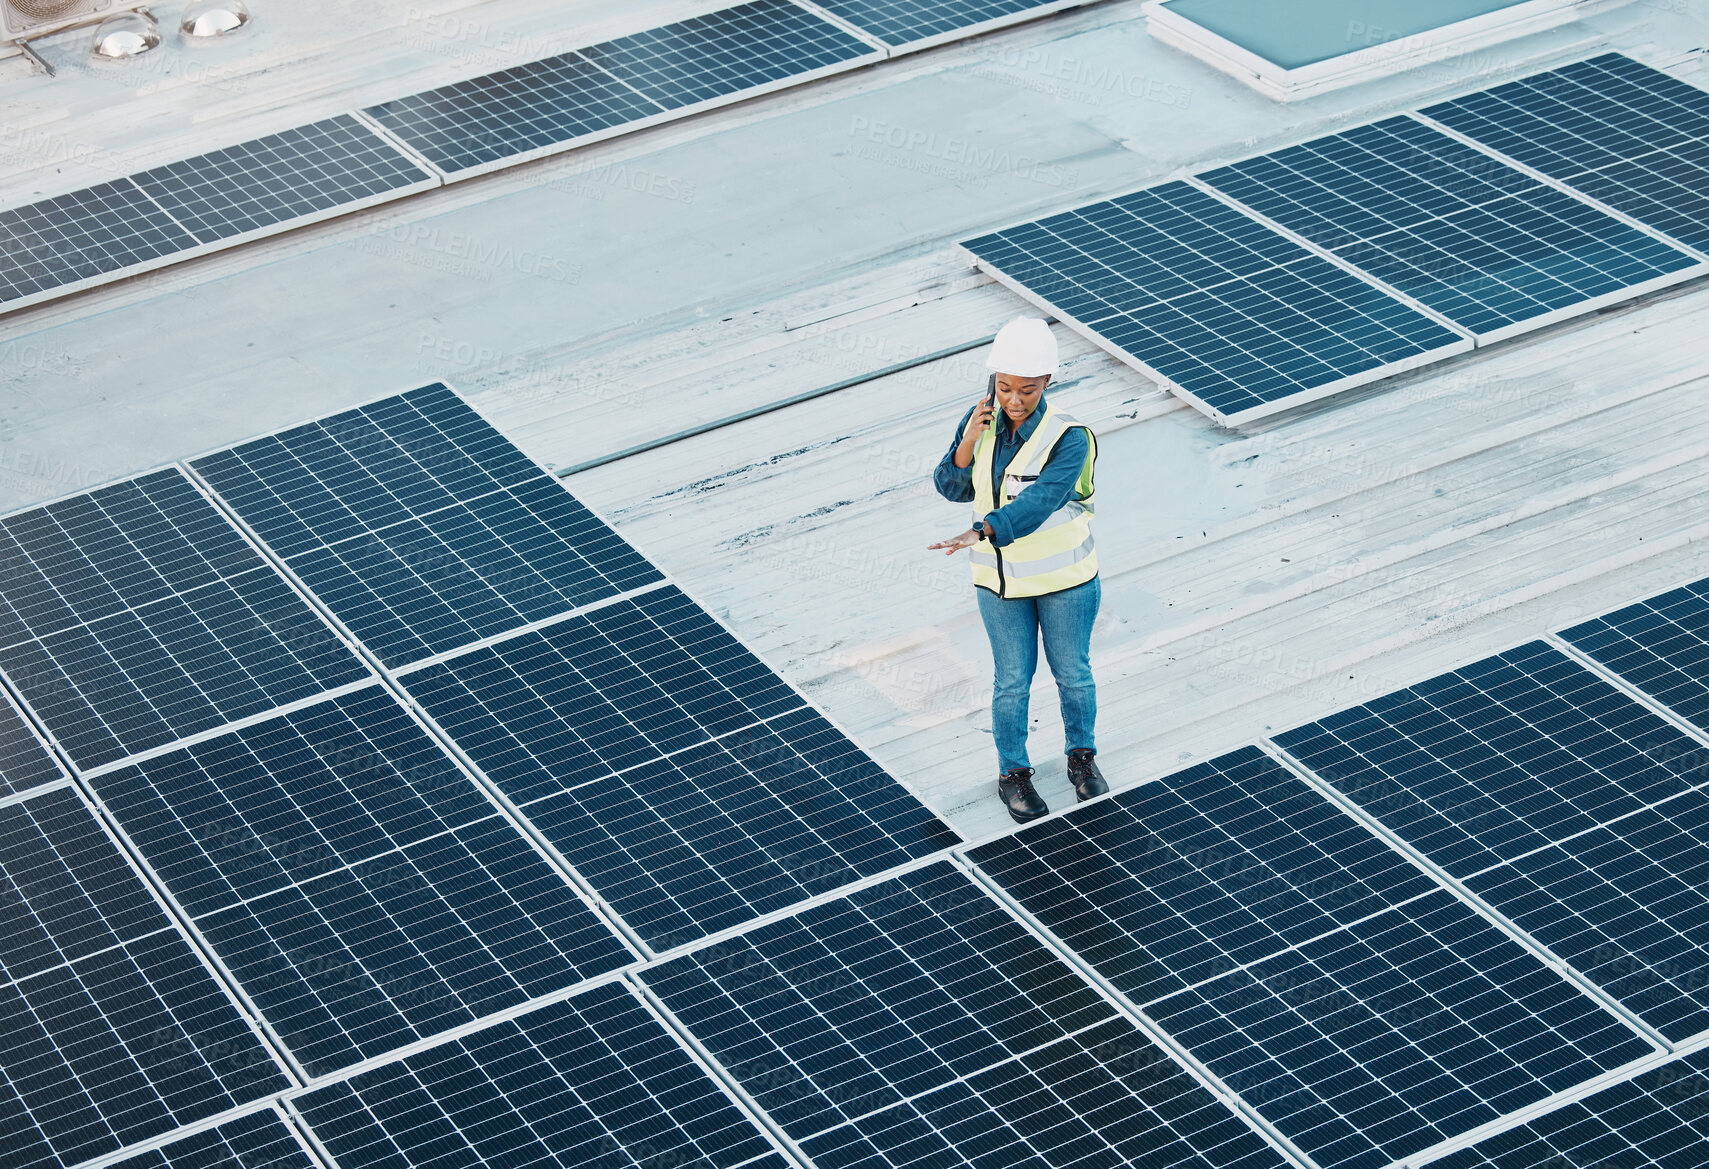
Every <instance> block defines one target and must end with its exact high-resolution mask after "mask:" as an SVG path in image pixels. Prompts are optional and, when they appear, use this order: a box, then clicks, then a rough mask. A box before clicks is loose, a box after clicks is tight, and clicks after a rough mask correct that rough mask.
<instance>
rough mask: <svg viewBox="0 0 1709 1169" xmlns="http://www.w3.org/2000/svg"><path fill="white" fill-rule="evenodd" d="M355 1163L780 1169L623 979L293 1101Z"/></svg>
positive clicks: (442, 1168) (331, 1146)
mask: <svg viewBox="0 0 1709 1169" xmlns="http://www.w3.org/2000/svg"><path fill="white" fill-rule="evenodd" d="M294 1104H295V1107H296V1109H297V1111H298V1112H299V1113H300V1114H301V1115H302V1116H303V1118H304V1119H305V1120H307V1122H308V1124H309V1128H310V1130H311V1131H312V1132H313V1133H314V1135H315V1136H316V1137H317V1138H318V1139H319V1140H320V1142H321V1143H322V1144H323V1145H325V1146H326V1148H327V1149H328V1150H329V1151H330V1152H331V1153H332V1155H333V1156H334V1157H335V1158H337V1160H338V1162H339V1164H341V1165H344V1166H346V1167H347V1169H354V1167H356V1166H361V1165H400V1166H401V1165H426V1164H429V1163H431V1164H432V1165H433V1166H435V1169H465V1167H468V1169H475V1167H485V1166H518V1165H566V1166H568V1165H601V1166H604V1165H611V1166H620V1165H622V1166H629V1165H633V1166H668V1165H695V1166H709V1167H715V1169H737V1167H738V1166H740V1167H744V1169H746V1167H752V1169H761V1167H764V1169H773V1167H774V1166H775V1167H777V1169H782V1166H783V1165H784V1162H783V1161H782V1160H781V1159H779V1158H778V1156H777V1153H776V1151H775V1150H774V1149H773V1147H772V1145H771V1144H770V1143H769V1142H768V1141H767V1140H766V1139H765V1137H764V1136H763V1135H762V1134H761V1133H760V1131H759V1129H758V1128H757V1127H756V1126H755V1124H754V1123H753V1122H752V1121H751V1120H749V1119H748V1118H747V1116H746V1115H745V1114H744V1113H743V1112H742V1111H741V1110H740V1109H738V1108H737V1106H736V1105H735V1103H734V1102H732V1101H731V1099H730V1098H729V1097H728V1096H727V1095H726V1094H725V1093H724V1092H723V1090H722V1089H721V1088H720V1087H719V1086H718V1084H717V1083H716V1082H715V1081H714V1080H713V1079H712V1078H711V1077H710V1076H708V1075H707V1074H706V1073H705V1072H704V1071H702V1070H701V1069H700V1068H699V1067H698V1066H697V1065H696V1064H695V1063H694V1062H693V1061H692V1060H691V1059H690V1058H689V1056H688V1054H687V1053H686V1052H685V1051H684V1050H683V1049H682V1047H681V1046H680V1045H679V1044H678V1043H677V1042H676V1040H674V1039H673V1038H671V1036H670V1033H669V1032H667V1031H666V1030H665V1028H664V1027H663V1026H662V1025H661V1024H660V1023H659V1021H658V1019H657V1018H655V1017H654V1016H653V1015H652V1014H651V1013H650V1012H649V1011H647V1009H646V1008H645V1007H643V1006H642V1005H641V1004H640V1003H639V1002H637V1001H636V1000H635V999H634V998H633V997H632V996H631V995H630V994H629V993H628V992H627V991H626V990H625V989H624V988H623V986H622V984H620V983H608V984H606V985H604V986H601V987H598V988H595V989H593V990H589V991H587V992H585V993H583V994H578V995H576V996H574V997H572V998H569V999H566V1000H564V1001H562V1002H557V1003H553V1004H551V1005H549V1006H544V1007H541V1008H539V1009H538V1010H534V1011H530V1012H529V1013H527V1014H525V1015H521V1016H519V1017H518V1018H515V1019H512V1020H508V1021H506V1022H502V1023H495V1024H493V1025H492V1026H490V1027H486V1028H484V1029H482V1030H479V1031H476V1032H474V1033H473V1034H471V1035H467V1036H465V1037H463V1038H460V1039H456V1040H452V1041H450V1042H447V1043H443V1044H440V1045H438V1046H436V1047H433V1048H430V1049H428V1050H426V1051H422V1052H419V1053H417V1054H415V1055H411V1056H409V1057H407V1058H405V1059H402V1060H399V1061H397V1062H394V1063H389V1064H384V1065H382V1066H380V1067H377V1068H374V1069H372V1070H370V1071H365V1072H362V1073H360V1074H358V1075H355V1076H352V1077H351V1078H350V1079H349V1080H348V1081H347V1082H343V1083H337V1084H333V1085H330V1086H328V1087H324V1088H319V1089H316V1090H315V1091H312V1092H308V1093H306V1094H304V1095H301V1096H298V1097H296V1098H295V1100H294Z"/></svg>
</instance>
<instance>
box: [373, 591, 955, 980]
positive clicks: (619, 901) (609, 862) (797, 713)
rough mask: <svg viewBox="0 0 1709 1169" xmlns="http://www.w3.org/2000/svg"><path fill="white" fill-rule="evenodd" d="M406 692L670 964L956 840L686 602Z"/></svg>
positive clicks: (503, 646) (559, 632) (580, 625)
mask: <svg viewBox="0 0 1709 1169" xmlns="http://www.w3.org/2000/svg"><path fill="white" fill-rule="evenodd" d="M403 682H404V685H405V686H406V687H407V688H408V689H409V691H410V693H411V694H412V695H413V696H414V697H415V698H416V699H417V700H418V701H420V702H421V703H422V705H423V707H425V708H426V710H427V711H428V713H430V714H431V715H433V716H434V718H435V719H436V720H438V721H439V722H440V724H441V726H443V727H444V728H445V729H446V731H447V732H448V733H449V734H450V735H451V736H452V737H453V738H454V739H455V740H456V741H457V743H458V745H459V746H460V747H461V748H462V749H463V750H465V751H467V752H468V753H469V756H470V758H472V759H473V760H474V761H475V762H476V763H477V764H478V765H479V766H480V767H481V768H482V769H483V770H485V771H486V772H487V774H488V775H489V776H490V777H491V778H492V779H493V781H494V782H495V783H496V784H497V785H498V786H499V787H500V789H501V790H503V791H504V792H505V793H506V794H507V795H509V796H510V797H511V798H512V799H513V800H515V801H516V802H517V803H518V804H519V805H520V806H521V809H522V812H523V814H524V815H526V816H527V817H528V818H529V819H530V820H531V821H532V822H533V823H534V825H535V826H536V827H538V828H539V829H540V831H541V832H542V834H543V835H544V836H545V837H546V839H548V840H549V841H551V842H552V844H553V845H554V846H556V847H557V848H558V849H559V850H561V851H562V852H563V854H564V855H565V856H566V857H567V858H568V859H569V861H570V862H571V863H572V864H573V865H575V866H576V869H577V871H578V872H580V873H581V874H582V876H583V877H584V878H585V879H586V880H587V881H588V883H589V884H591V885H592V886H593V887H594V889H595V890H596V891H597V892H598V893H599V895H600V896H601V897H602V898H603V899H604V900H606V901H607V902H608V903H609V904H611V906H612V907H613V908H615V909H616V910H617V912H618V913H619V914H621V915H622V917H623V918H624V920H625V921H627V922H628V923H629V925H630V926H631V927H632V928H633V929H634V930H635V931H636V932H637V933H639V934H640V935H641V936H642V937H643V938H645V939H646V940H647V942H648V944H649V945H651V946H653V947H654V948H655V949H656V950H664V949H668V948H670V947H672V946H675V945H679V944H681V943H683V942H687V941H690V940H692V939H694V938H697V937H700V936H702V935H703V934H706V933H709V932H711V931H713V930H717V929H721V928H724V927H725V926H730V925H735V924H737V923H739V922H742V921H745V920H747V919H749V918H751V917H754V916H757V915H759V914H762V913H767V912H770V911H771V910H774V909H780V908H783V907H784V906H787V905H791V904H793V903H794V902H796V901H800V900H802V899H803V898H806V897H810V896H813V895H815V894H817V893H822V892H826V891H828V890H830V889H834V888H836V887H837V886H839V885H843V884H847V883H848V882H850V881H854V880H857V879H859V878H860V877H863V876H871V875H873V874H875V873H879V872H882V871H883V870H885V869H887V868H891V867H893V866H895V865H898V864H902V863H905V862H906V861H909V860H911V859H914V858H916V857H920V856H924V855H926V854H928V853H931V852H935V851H937V850H939V849H942V848H946V847H948V846H950V845H952V844H955V843H957V840H958V838H957V837H956V836H955V834H954V833H953V832H952V831H951V830H950V829H949V828H948V827H946V826H945V825H944V824H943V823H942V822H941V821H939V820H938V818H937V817H936V816H934V815H933V814H932V813H931V811H930V810H928V809H927V808H926V807H925V806H924V805H922V804H921V803H920V802H919V800H917V799H916V798H915V797H914V796H913V795H912V794H910V793H909V792H908V790H907V789H906V788H904V787H903V786H902V785H901V784H899V783H897V782H896V780H895V779H893V778H892V777H891V776H890V775H889V774H888V773H887V772H885V771H884V769H883V768H881V767H880V766H879V765H878V764H877V763H876V762H874V761H873V760H872V758H871V757H870V756H868V755H867V754H866V753H865V752H863V751H862V750H861V749H860V748H859V747H857V746H856V745H855V744H854V743H853V742H851V741H850V740H849V739H848V738H847V737H846V736H845V735H843V734H842V733H841V732H839V731H838V730H837V729H836V728H835V727H833V726H831V724H830V723H828V722H826V721H825V719H824V718H823V717H822V716H820V715H819V714H818V713H817V712H815V711H813V710H811V709H809V708H808V707H807V706H806V705H805V704H804V702H803V701H802V699H801V697H800V696H799V695H798V694H797V693H796V692H795V691H793V690H792V689H790V688H789V687H788V686H787V685H786V684H785V683H784V682H783V680H782V679H781V678H779V677H777V675H775V674H774V673H772V672H771V671H770V670H769V669H767V668H766V667H765V666H764V665H763V663H761V662H760V661H759V660H758V659H757V658H755V657H754V656H753V655H752V654H751V653H749V652H748V651H747V650H746V649H744V648H743V647H742V646H741V645H740V643H738V642H737V641H736V640H735V638H733V637H732V636H731V635H730V634H729V633H728V632H727V631H726V630H724V629H723V628H722V627H721V626H719V625H718V624H717V623H716V622H715V621H713V620H712V619H711V617H709V616H708V615H707V614H706V613H704V612H703V611H701V610H700V609H699V608H698V607H697V606H695V605H694V603H693V602H691V601H689V600H688V598H686V597H685V596H683V595H682V593H680V592H679V591H678V590H676V589H675V588H664V589H659V590H655V591H653V592H649V593H644V594H642V595H641V596H639V597H636V598H634V599H633V600H632V601H623V602H619V603H617V604H615V605H611V606H607V607H604V608H600V609H597V610H595V611H594V612H592V613H590V614H587V615H585V616H581V617H575V618H571V619H570V620H569V621H565V622H562V623H559V624H556V625H551V626H548V627H546V628H544V629H541V630H538V631H535V632H531V633H527V634H523V635H522V636H520V637H516V638H511V639H508V640H506V641H504V642H501V643H499V644H497V645H494V646H490V647H488V648H485V649H480V650H475V651H472V652H470V653H467V654H464V655H461V656H459V657H456V658H453V659H452V660H450V661H448V662H444V663H441V664H437V665H433V666H428V667H426V668H424V669H422V670H418V671H412V672H410V673H407V674H405V675H404V676H403Z"/></svg>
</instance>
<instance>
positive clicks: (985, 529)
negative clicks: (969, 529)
mask: <svg viewBox="0 0 1709 1169" xmlns="http://www.w3.org/2000/svg"><path fill="white" fill-rule="evenodd" d="M973 534H974V535H976V536H978V537H979V538H980V539H981V540H989V539H990V538H991V525H990V524H987V523H986V522H985V521H984V520H974V521H973Z"/></svg>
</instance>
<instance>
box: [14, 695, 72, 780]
mask: <svg viewBox="0 0 1709 1169" xmlns="http://www.w3.org/2000/svg"><path fill="white" fill-rule="evenodd" d="M63 778H65V773H64V772H63V771H61V770H60V767H59V764H58V763H56V762H55V761H54V758H53V756H52V755H51V754H49V752H48V749H47V746H46V744H44V743H43V742H42V741H41V739H40V738H38V737H37V735H36V732H35V730H34V729H33V728H31V727H30V725H29V724H28V723H27V722H25V721H24V716H23V715H21V714H19V713H18V708H17V707H16V706H14V705H13V704H12V699H11V696H10V695H6V694H0V795H6V794H8V793H11V792H21V791H27V790H28V789H30V788H32V787H35V786H37V785H38V784H43V783H52V782H53V781H54V780H56V779H63Z"/></svg>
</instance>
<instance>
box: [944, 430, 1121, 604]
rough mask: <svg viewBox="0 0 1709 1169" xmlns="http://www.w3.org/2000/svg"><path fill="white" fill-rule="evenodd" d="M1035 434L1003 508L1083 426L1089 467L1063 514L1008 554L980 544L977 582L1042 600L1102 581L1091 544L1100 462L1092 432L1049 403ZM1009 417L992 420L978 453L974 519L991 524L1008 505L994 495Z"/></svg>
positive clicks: (1007, 487)
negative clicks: (994, 471) (1001, 436)
mask: <svg viewBox="0 0 1709 1169" xmlns="http://www.w3.org/2000/svg"><path fill="white" fill-rule="evenodd" d="M1042 409H1043V410H1044V417H1042V418H1040V419H1039V422H1038V426H1037V427H1035V428H1034V429H1033V432H1032V436H1031V437H1030V438H1028V439H1027V441H1026V442H1024V443H1022V444H1021V449H1020V450H1018V451H1016V452H1015V457H1014V458H1013V459H1011V460H1009V466H1008V469H1007V470H1006V471H1005V472H1004V474H1003V499H1002V504H1006V503H1008V502H1009V501H1010V500H1012V499H1014V498H1015V496H1017V495H1019V494H1020V493H1021V492H1022V491H1024V490H1026V488H1027V487H1028V486H1029V485H1031V484H1032V483H1033V481H1034V480H1036V479H1037V478H1038V474H1039V471H1040V470H1042V469H1043V467H1044V464H1045V463H1046V461H1048V460H1049V458H1050V452H1051V451H1052V450H1054V449H1055V448H1056V444H1057V442H1058V441H1060V440H1061V438H1062V436H1063V435H1064V434H1067V433H1068V432H1069V430H1071V429H1073V428H1074V427H1076V426H1080V427H1082V429H1085V431H1086V437H1087V439H1088V440H1090V443H1091V445H1090V446H1089V447H1088V448H1087V451H1086V465H1085V466H1083V467H1081V468H1080V479H1079V481H1078V482H1077V483H1075V485H1074V491H1073V492H1072V493H1071V494H1070V495H1069V498H1068V500H1067V502H1065V503H1064V504H1063V505H1062V506H1061V507H1059V508H1057V509H1056V510H1055V511H1054V512H1052V513H1051V514H1050V515H1049V516H1048V517H1046V519H1045V521H1044V523H1042V524H1040V525H1039V527H1038V530H1037V531H1035V532H1032V533H1031V534H1029V535H1025V536H1022V537H1021V538H1020V539H1018V540H1016V541H1014V542H1013V543H1011V544H1007V545H1005V546H1003V547H1002V548H999V547H997V545H996V544H995V543H993V542H992V541H990V540H981V541H979V543H977V544H975V545H973V548H972V564H973V583H974V584H976V585H978V586H979V587H980V588H982V589H990V590H991V591H992V592H994V593H996V594H997V595H998V596H999V597H1037V596H1041V595H1043V594H1045V593H1056V592H1061V591H1062V590H1063V589H1069V588H1073V587H1074V586H1075V585H1077V584H1083V583H1085V582H1086V581H1089V580H1091V579H1092V578H1093V577H1094V576H1097V575H1098V550H1097V548H1095V547H1094V546H1093V544H1092V464H1093V463H1095V462H1096V461H1097V458H1098V440H1097V438H1096V437H1095V436H1094V435H1093V434H1092V431H1091V428H1089V427H1085V426H1084V425H1083V424H1082V423H1079V422H1076V421H1075V420H1074V419H1073V418H1070V417H1069V416H1068V415H1067V414H1064V413H1063V412H1062V411H1060V410H1058V409H1056V407H1054V406H1052V405H1051V404H1050V403H1049V402H1046V403H1045V404H1044V406H1043V407H1042ZM1002 424H1003V422H1002V415H1001V414H999V415H997V417H996V418H994V419H993V420H992V423H991V425H990V426H989V427H987V428H986V430H985V433H984V434H982V435H980V436H979V441H978V442H977V443H976V444H975V445H974V447H973V518H974V519H976V520H981V519H984V518H985V517H986V516H987V515H988V514H990V513H991V512H992V511H995V510H996V509H997V508H998V507H1000V506H1001V504H999V503H998V501H997V500H995V499H993V498H992V494H991V460H992V457H993V455H992V452H993V450H994V449H995V448H996V445H997V442H996V438H995V437H994V433H995V431H996V429H997V427H999V426H1001V425H1002ZM1076 497H1078V498H1076Z"/></svg>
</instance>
